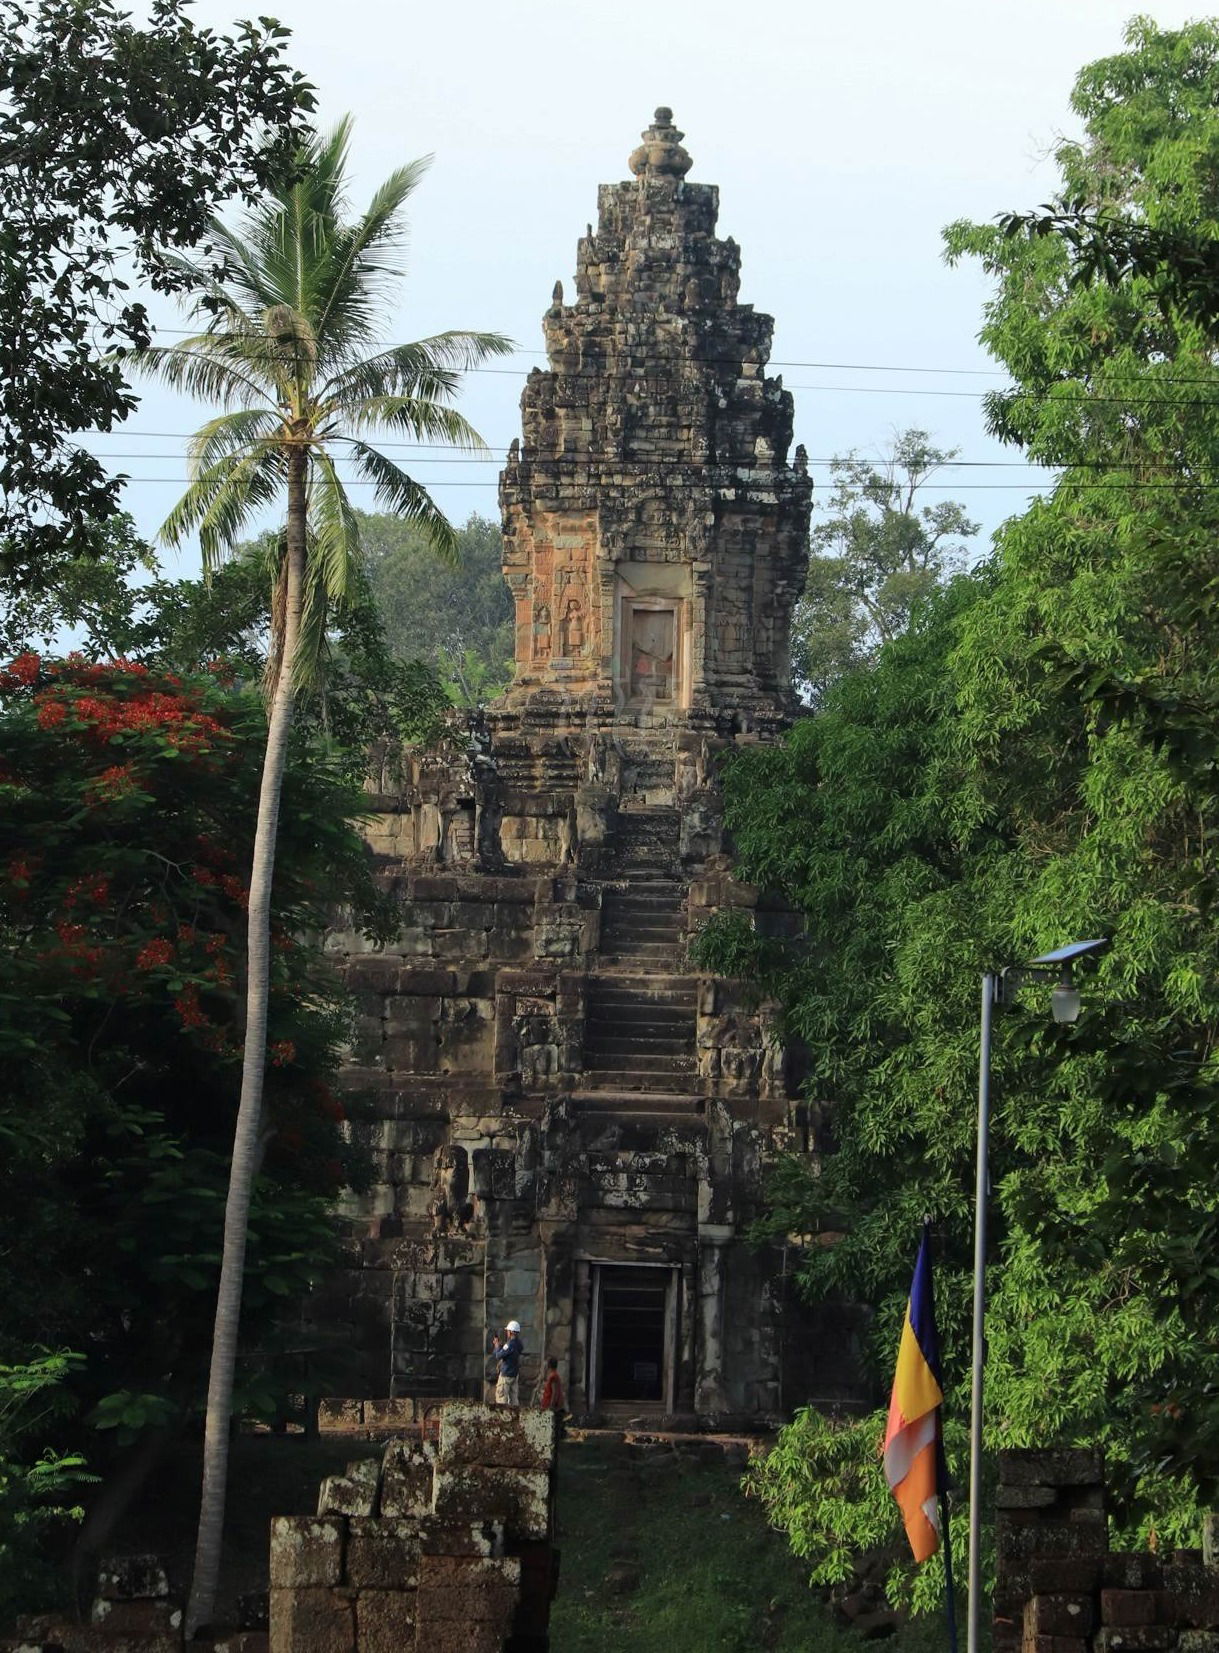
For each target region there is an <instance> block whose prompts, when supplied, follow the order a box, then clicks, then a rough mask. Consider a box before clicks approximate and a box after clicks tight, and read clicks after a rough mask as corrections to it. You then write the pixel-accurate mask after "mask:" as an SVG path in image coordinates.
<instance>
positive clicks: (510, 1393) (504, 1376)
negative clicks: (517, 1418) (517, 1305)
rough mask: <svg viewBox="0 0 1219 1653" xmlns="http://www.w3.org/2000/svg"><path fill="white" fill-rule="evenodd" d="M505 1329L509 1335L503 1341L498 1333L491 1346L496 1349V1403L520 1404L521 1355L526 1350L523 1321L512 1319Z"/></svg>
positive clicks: (498, 1404)
mask: <svg viewBox="0 0 1219 1653" xmlns="http://www.w3.org/2000/svg"><path fill="white" fill-rule="evenodd" d="M504 1330H505V1331H506V1332H507V1334H508V1335H507V1337H506V1338H505V1339H504V1340H503V1342H502V1343H501V1342H500V1339H499V1337H498V1335H497V1336H495V1337H493V1338H492V1339H491V1346H492V1348H493V1349H494V1350H495V1374H496V1375H495V1404H496V1405H497V1406H519V1405H520V1404H521V1356H522V1355H523V1354H524V1352H525V1350H524V1346H523V1344H522V1343H521V1323H520V1321H519V1320H510V1321H509V1322H508V1324H507V1325H506V1326H505V1327H504Z"/></svg>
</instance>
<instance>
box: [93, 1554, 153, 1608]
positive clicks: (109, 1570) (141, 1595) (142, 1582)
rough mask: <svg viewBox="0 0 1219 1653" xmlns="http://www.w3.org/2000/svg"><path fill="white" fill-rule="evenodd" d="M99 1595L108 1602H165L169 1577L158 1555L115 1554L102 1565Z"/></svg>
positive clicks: (99, 1571) (99, 1572)
mask: <svg viewBox="0 0 1219 1653" xmlns="http://www.w3.org/2000/svg"><path fill="white" fill-rule="evenodd" d="M97 1593H98V1595H99V1596H101V1597H104V1598H105V1600H107V1601H164V1600H165V1599H166V1597H167V1596H168V1595H169V1578H168V1575H167V1574H166V1571H165V1564H164V1562H163V1561H162V1559H161V1557H160V1556H158V1555H112V1556H107V1558H106V1559H105V1560H104V1561H103V1562H102V1564H101V1567H100V1568H99V1570H98V1575H97Z"/></svg>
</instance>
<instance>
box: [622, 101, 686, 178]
mask: <svg viewBox="0 0 1219 1653" xmlns="http://www.w3.org/2000/svg"><path fill="white" fill-rule="evenodd" d="M685 135H686V134H685V133H684V132H679V131H678V130H677V128H676V127H675V126H674V125H673V111H672V110H671V109H666V108H665V107H664V105H663V104H662V105H661V107H660V108H659V109H658V110H657V111H656V114H655V115H654V116H653V118H652V124H651V126H649V127H648V129H647V130H646V131H645V132H641V133H640V137H641V138H642V139H643V142H642V143H641V144H640V145H639V148H638V149H636V150H633V151H632V153H631V158H630V160H629V162H628V163H627V164H628V165H629V166H630V169H631V171H632V172H633V173H634V174H635V176H636V177H638V178H649V177H651V178H684V177H685V176H686V173H687V172H689V170H690V168H691V167H692V166H693V165H694V162H693V161H692V160H691V158H690V155H689V153H688V152H687V151H686V150H684V149H683V148H682V145H681V141H682V139H683V138H684V137H685Z"/></svg>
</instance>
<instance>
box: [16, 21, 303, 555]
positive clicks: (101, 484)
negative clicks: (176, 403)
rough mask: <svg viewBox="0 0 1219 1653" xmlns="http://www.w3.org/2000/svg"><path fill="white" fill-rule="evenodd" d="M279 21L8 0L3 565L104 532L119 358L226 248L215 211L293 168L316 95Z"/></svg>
mask: <svg viewBox="0 0 1219 1653" xmlns="http://www.w3.org/2000/svg"><path fill="white" fill-rule="evenodd" d="M286 37H287V31H286V30H285V29H282V28H280V27H279V26H278V25H277V24H276V23H275V22H273V21H272V20H271V19H268V18H263V19H262V20H261V21H260V22H259V23H257V24H254V23H245V24H241V25H240V26H239V27H238V28H237V30H236V32H235V33H234V34H232V35H222V34H217V33H216V32H215V31H214V30H211V29H201V28H198V27H196V26H195V24H194V23H192V21H191V20H190V18H189V16H188V8H187V6H186V5H185V4H184V3H183V0H153V4H152V6H151V7H150V10H149V17H148V20H147V23H146V24H145V25H144V26H142V27H137V26H136V25H135V24H134V23H133V22H132V20H131V18H130V17H129V16H128V15H127V14H126V13H124V12H122V11H120V10H119V8H118V7H117V6H116V5H114V4H113V3H112V0H89V4H87V5H83V4H80V3H79V0H37V3H36V4H33V5H31V4H29V3H28V0H0V154H3V156H4V165H3V168H0V431H2V432H3V435H4V442H3V453H2V455H0V568H2V569H3V571H4V573H5V577H6V578H7V579H10V580H18V581H20V582H21V583H23V584H41V585H43V586H45V585H47V584H48V583H49V582H50V581H51V580H52V579H53V578H54V577H55V575H56V573H57V571H58V566H59V563H60V560H61V559H62V558H64V557H70V556H84V555H88V554H89V553H90V552H92V551H93V550H94V549H96V547H97V546H98V545H99V544H100V543H103V541H104V526H103V525H104V524H105V523H106V521H107V520H108V519H109V518H110V517H112V516H114V515H115V513H116V512H117V511H118V509H119V494H120V488H121V483H120V482H118V481H116V480H115V479H114V478H113V477H109V476H107V475H106V472H105V468H104V466H103V465H102V464H101V463H100V462H99V461H98V460H97V459H96V458H94V457H93V455H91V454H90V453H88V452H87V451H86V450H85V449H84V448H82V447H81V446H79V445H78V443H77V442H76V441H75V440H74V438H75V436H76V435H77V433H80V432H84V431H90V430H103V431H104V430H110V429H112V427H113V426H114V425H115V424H116V423H119V422H121V421H122V420H124V419H125V418H126V417H127V416H128V414H129V413H130V412H131V411H132V409H133V408H134V407H135V406H136V398H135V396H134V395H133V393H132V391H131V389H130V387H129V386H128V385H127V383H126V382H125V381H124V378H123V375H122V372H121V370H120V368H119V367H117V366H116V364H115V362H114V360H113V359H112V357H111V356H110V354H109V352H110V349H111V347H112V346H114V345H123V344H130V345H141V344H146V343H147V342H148V337H149V323H148V315H147V311H146V309H145V306H144V304H143V303H142V302H139V301H138V300H137V299H136V298H134V297H133V296H132V295H131V293H130V286H131V278H132V273H133V272H134V273H135V274H136V276H137V277H138V279H140V280H141V281H142V282H143V283H144V284H145V285H146V286H148V287H151V288H153V289H155V290H159V291H162V292H174V291H180V290H181V289H182V287H183V286H184V285H185V284H186V281H187V280H188V279H189V278H188V277H187V276H186V275H185V274H184V272H183V270H182V269H181V267H180V266H179V265H178V263H177V261H176V257H175V253H176V252H180V251H181V250H182V249H185V248H194V249H196V256H197V257H199V258H200V259H201V260H202V261H203V262H205V263H207V262H209V261H210V256H211V255H210V249H208V248H207V246H206V235H207V228H208V222H209V219H210V218H211V216H212V214H213V213H215V212H216V211H217V210H218V209H219V208H220V207H221V206H223V205H224V204H225V203H227V202H230V201H233V200H243V199H244V200H247V201H248V200H252V199H254V198H256V197H257V196H258V195H259V194H260V193H261V192H262V191H263V190H264V189H265V188H266V187H267V186H268V184H270V183H272V182H273V181H275V180H276V179H278V178H281V177H283V176H284V175H285V173H286V171H287V169H288V167H289V165H290V164H291V160H292V153H293V150H294V148H295V145H296V142H297V140H298V138H299V136H300V133H301V129H302V127H301V123H302V120H303V117H304V112H305V111H307V110H308V109H310V108H312V105H313V98H312V93H311V91H310V89H309V88H308V87H307V86H306V85H305V83H304V82H303V81H302V80H301V78H300V77H299V76H298V75H296V74H294V73H293V72H292V71H291V70H290V69H289V68H288V67H287V65H286V64H285V63H284V61H283V57H282V51H283V45H284V41H285V39H286Z"/></svg>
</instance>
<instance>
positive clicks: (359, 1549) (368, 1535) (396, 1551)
mask: <svg viewBox="0 0 1219 1653" xmlns="http://www.w3.org/2000/svg"><path fill="white" fill-rule="evenodd" d="M419 1553H420V1552H419V1523H418V1522H417V1521H398V1520H388V1521H387V1520H385V1519H383V1518H380V1517H375V1516H374V1517H368V1516H353V1517H352V1519H351V1521H350V1522H349V1523H348V1528H347V1574H346V1576H347V1583H348V1584H349V1585H350V1586H351V1588H352V1589H356V1590H363V1589H366V1588H372V1589H377V1590H413V1589H415V1587H416V1586H417V1585H418V1583H419Z"/></svg>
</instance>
